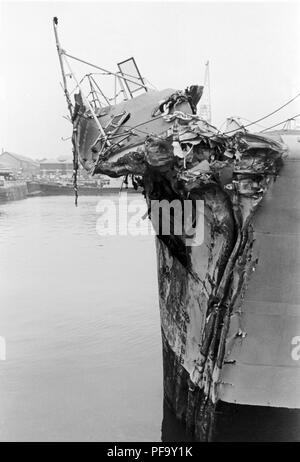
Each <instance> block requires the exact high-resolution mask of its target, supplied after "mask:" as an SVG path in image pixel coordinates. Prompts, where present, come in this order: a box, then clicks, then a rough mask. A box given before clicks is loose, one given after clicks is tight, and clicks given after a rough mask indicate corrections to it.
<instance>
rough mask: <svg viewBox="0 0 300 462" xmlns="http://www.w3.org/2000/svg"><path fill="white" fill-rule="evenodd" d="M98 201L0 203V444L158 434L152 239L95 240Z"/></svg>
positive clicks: (41, 199) (158, 379)
mask: <svg viewBox="0 0 300 462" xmlns="http://www.w3.org/2000/svg"><path fill="white" fill-rule="evenodd" d="M117 197H118V196H112V197H111V199H113V200H116V198H117ZM98 200H99V198H97V197H80V199H79V206H78V207H77V208H76V207H75V206H74V205H73V204H74V201H73V198H72V197H36V198H30V199H26V200H22V201H16V202H11V203H7V204H1V205H0V258H1V265H0V271H1V274H0V286H1V290H0V293H1V309H0V335H1V336H3V337H5V338H6V344H7V354H6V356H7V360H6V361H1V362H0V389H1V393H0V439H1V440H2V441H10V440H22V441H23V440H52V441H53V440H100V441H109V440H110V441H113V440H117V441H132V440H138V441H144V440H148V441H149V440H153V441H159V440H160V437H161V436H160V435H161V421H162V413H163V409H162V366H161V339H160V322H159V310H158V299H157V279H156V278H157V276H156V260H155V258H156V257H155V244H154V239H153V237H151V236H136V237H131V236H126V237H123V236H119V237H118V236H116V237H101V236H99V235H98V234H97V232H96V222H97V219H98V218H99V213H97V212H96V205H97V202H98ZM141 200H142V198H141Z"/></svg>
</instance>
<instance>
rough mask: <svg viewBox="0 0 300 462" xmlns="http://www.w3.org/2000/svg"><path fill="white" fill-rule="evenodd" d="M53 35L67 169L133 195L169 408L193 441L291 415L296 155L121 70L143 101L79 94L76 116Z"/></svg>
mask: <svg viewBox="0 0 300 462" xmlns="http://www.w3.org/2000/svg"><path fill="white" fill-rule="evenodd" d="M56 26H57V18H54V31H55V35H56V43H57V50H58V53H59V58H60V64H61V70H62V75H63V78H64V88H65V94H66V99H67V104H68V108H69V111H70V114H71V119H72V122H73V135H72V142H73V153H74V165H76V164H77V162H78V160H79V161H80V163H81V164H82V166H83V167H84V168H85V169H86V170H87V171H88V172H90V173H91V174H104V175H108V176H111V177H120V176H123V175H125V176H131V178H132V183H133V185H134V186H135V187H137V186H139V187H142V188H143V194H144V197H145V200H146V202H147V207H148V217H149V219H150V220H151V222H152V225H153V228H154V230H155V233H156V238H155V239H156V251H157V273H158V288H159V308H160V319H161V332H162V346H163V369H164V395H165V402H166V403H167V405H168V406H169V408H170V409H172V412H173V413H174V414H175V416H176V418H177V419H178V420H179V421H181V422H182V423H184V425H185V427H186V430H187V432H188V433H190V434H192V435H193V437H195V438H196V439H197V440H199V441H210V440H211V439H212V438H213V434H214V429H215V423H216V416H217V411H216V410H217V406H218V404H219V403H222V402H224V403H229V404H230V403H235V404H240V405H251V406H261V407H266V406H269V407H274V408H288V409H299V408H300V394H299V390H300V387H299V383H300V374H299V371H300V318H299V275H300V274H299V273H300V264H299V262H300V259H299V256H300V255H299V248H300V246H299V240H300V236H299V234H300V229H299V225H300V213H299V210H300V207H299V195H300V194H299V193H300V188H299V154H297V153H296V155H294V154H293V153H291V152H288V151H287V148H286V146H285V145H284V144H283V143H281V142H278V141H274V140H273V139H271V138H269V137H268V136H262V135H259V134H255V133H249V132H247V131H246V130H245V129H241V130H237V131H236V130H234V133H231V132H229V134H228V132H227V133H220V131H219V130H217V129H216V128H215V127H213V126H212V125H211V124H209V123H208V122H206V121H205V120H203V119H201V117H199V116H198V115H197V110H196V108H197V104H198V102H199V100H200V98H201V96H202V92H203V87H200V86H197V85H192V86H190V87H188V88H187V89H186V90H184V91H179V90H173V89H167V90H163V91H150V90H149V89H147V88H145V85H144V81H143V79H141V77H140V74H139V73H138V77H137V78H136V80H135V83H134V87H132V79H133V77H132V72H131V74H130V75H129V76H128V74H127V75H126V74H123V73H122V68H120V72H118V73H111V72H108V71H105V70H104V71H105V72H107V74H108V75H115V77H116V79H120V78H121V79H123V83H124V82H125V84H126V85H127V87H128V89H129V90H130V89H131V90H132V88H133V89H134V91H136V87H138V89H139V91H140V90H145V91H146V92H145V93H143V94H141V95H139V96H137V97H133V95H132V92H133V91H131V90H130V91H129V93H130V95H127V97H124V100H123V101H122V102H120V103H116V104H115V105H112V104H110V100H108V99H107V100H106V102H107V105H106V106H105V105H104V106H103V105H102V104H99V105H98V106H97V105H96V104H95V105H94V106H93V104H94V102H93V101H91V102H89V101H88V97H85V96H84V93H83V91H82V89H81V88H80V84H79V83H78V87H79V91H78V93H76V94H75V95H74V104H73V103H72V101H71V96H70V94H69V93H68V90H67V83H66V76H65V72H64V64H63V62H62V60H63V58H65V59H66V55H65V53H64V51H63V50H62V49H61V47H60V44H59V40H58V36H57V30H56ZM67 56H69V57H70V55H67ZM74 59H76V58H74ZM128 61H132V58H131V59H129V60H127V61H126V62H128ZM83 62H84V61H83ZM96 67H97V66H96ZM119 67H120V66H119ZM97 68H98V69H101V68H99V67H97ZM102 70H103V69H102ZM126 79H127V80H126ZM124 88H125V87H124V85H123V84H122V85H121V93H122V94H123V96H124V94H126V91H125V89H124ZM116 99H117V95H116V96H115V100H116ZM228 135H229V136H228ZM157 202H158V203H159V204H160V205H159V213H157ZM175 203H176V205H175ZM187 203H188V205H189V207H190V208H189V207H188V206H187V208H185V207H186V205H187ZM162 204H164V206H163V207H162ZM166 204H167V205H166ZM172 204H173V205H172ZM171 205H172V207H171ZM160 207H161V208H160ZM176 207H177V208H176ZM171 208H172V213H171V211H170V210H171ZM176 210H177V211H176ZM160 212H161V213H160ZM177 212H178V213H177ZM165 225H167V226H168V231H167V232H165V231H166V230H165V229H164V226H165ZM180 226H181V228H180ZM179 228H180V229H181V230H180V231H178V229H179ZM198 231H199V235H198Z"/></svg>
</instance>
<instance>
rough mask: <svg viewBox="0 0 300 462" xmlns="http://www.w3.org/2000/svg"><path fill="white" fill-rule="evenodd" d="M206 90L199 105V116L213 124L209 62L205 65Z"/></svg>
mask: <svg viewBox="0 0 300 462" xmlns="http://www.w3.org/2000/svg"><path fill="white" fill-rule="evenodd" d="M203 85H204V90H203V95H202V98H201V101H200V104H199V109H198V115H199V116H200V117H202V119H204V120H206V121H207V122H208V123H211V101H210V75H209V61H206V63H205V72H204V84H203Z"/></svg>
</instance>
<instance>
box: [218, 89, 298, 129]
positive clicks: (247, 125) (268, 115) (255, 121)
mask: <svg viewBox="0 0 300 462" xmlns="http://www.w3.org/2000/svg"><path fill="white" fill-rule="evenodd" d="M298 96H300V93H298V94H297V95H296V96H294V98H292V99H290V100H289V101H287V102H286V103H285V104H283V105H282V106H280V107H279V108H277V109H275V111H273V112H270V113H269V114H267V115H265V116H264V117H260V118H259V119H257V120H254V121H253V122H251V123H249V124H246V125H243V127H241V128H247V127H250V126H251V125H255V124H257V122H261V121H262V120H264V119H267V117H270V116H271V115H273V114H276V112H278V111H280V110H281V109H283V108H284V107H286V106H287V105H288V104H290V103H292V102H293V101H295V99H296V98H298ZM235 131H236V129H234V130H229V131H228V132H223V135H227V134H228V133H233V132H235Z"/></svg>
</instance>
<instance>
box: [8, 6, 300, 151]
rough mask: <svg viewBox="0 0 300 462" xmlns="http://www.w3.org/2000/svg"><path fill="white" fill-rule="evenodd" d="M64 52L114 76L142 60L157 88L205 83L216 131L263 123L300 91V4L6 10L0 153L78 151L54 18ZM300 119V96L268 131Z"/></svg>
mask: <svg viewBox="0 0 300 462" xmlns="http://www.w3.org/2000/svg"><path fill="white" fill-rule="evenodd" d="M53 16H58V18H59V33H60V39H61V43H62V47H63V48H64V49H65V50H67V51H68V52H69V53H71V54H73V55H76V56H78V57H81V58H83V59H87V60H90V61H92V62H94V63H96V64H99V65H100V66H103V67H105V68H108V69H115V64H116V63H117V62H118V61H122V60H124V59H126V58H128V57H130V56H134V57H135V59H136V61H137V63H138V66H139V68H140V70H141V73H142V75H144V76H146V77H147V78H148V79H149V80H150V81H151V82H152V83H153V84H154V85H155V86H156V87H158V88H160V89H163V88H169V87H171V88H178V89H184V88H185V87H186V86H187V85H190V84H195V83H202V81H203V74H204V64H205V62H206V60H207V59H209V60H210V74H211V93H212V115H213V123H214V124H215V125H217V126H220V125H221V124H222V122H223V121H224V119H225V118H226V117H227V116H231V115H239V116H242V117H245V118H247V119H250V120H254V119H256V118H258V117H260V116H263V115H265V114H266V113H268V112H271V111H272V110H274V109H276V108H277V107H278V106H280V105H282V104H283V103H284V102H286V101H287V100H288V99H290V98H292V97H293V96H295V95H296V94H297V93H299V92H300V59H299V56H300V55H299V49H300V2H291V1H285V2H276V3H274V2H266V3H262V2H250V3H247V2H241V1H240V2H235V3H228V2H221V3H220V2H218V3H217V2H216V3H215V2H209V3H208V2H207V3H206V2H186V1H185V2H169V1H164V2H153V1H152V2H142V1H140V2H121V3H116V2H112V1H110V2H109V3H104V2H99V1H98V2H92V3H88V2H41V1H39V2H21V3H16V2H0V19H1V22H0V53H1V56H0V69H1V71H0V77H1V80H0V149H1V148H4V149H5V150H8V151H12V152H16V153H19V154H23V155H27V156H29V157H32V158H41V157H57V156H59V155H65V154H70V153H71V143H70V141H65V142H64V141H62V140H61V137H68V136H70V134H71V125H70V123H68V122H67V121H66V120H65V119H63V117H62V116H63V115H66V114H67V108H66V104H65V100H64V96H63V93H62V90H61V87H60V84H59V82H60V80H61V77H60V68H59V63H58V57H57V53H56V48H55V42H54V36H53V29H52V17H53ZM298 113H300V98H298V99H297V100H296V101H295V102H294V103H292V104H291V105H289V106H288V107H287V108H285V109H284V110H282V111H280V112H279V113H278V114H276V115H274V116H273V117H272V118H270V119H267V120H266V121H264V122H263V123H264V124H265V126H270V125H272V124H275V123H277V122H280V121H281V120H284V119H286V118H288V117H291V116H293V115H295V114H298Z"/></svg>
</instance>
